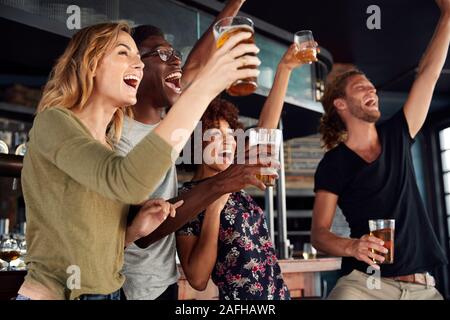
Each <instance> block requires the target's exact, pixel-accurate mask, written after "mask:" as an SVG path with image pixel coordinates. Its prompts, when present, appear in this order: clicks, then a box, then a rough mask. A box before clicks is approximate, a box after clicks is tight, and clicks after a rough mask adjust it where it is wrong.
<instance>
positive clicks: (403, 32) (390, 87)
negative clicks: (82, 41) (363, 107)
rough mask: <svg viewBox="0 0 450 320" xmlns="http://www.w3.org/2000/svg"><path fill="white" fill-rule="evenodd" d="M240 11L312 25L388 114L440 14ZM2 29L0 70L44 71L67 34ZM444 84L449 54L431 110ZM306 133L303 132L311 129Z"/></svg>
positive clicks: (352, 0)
mask: <svg viewBox="0 0 450 320" xmlns="http://www.w3.org/2000/svg"><path fill="white" fill-rule="evenodd" d="M178 1H180V2H185V3H189V4H190V5H196V6H197V7H200V8H202V9H206V10H207V11H209V12H211V13H215V11H214V9H211V8H214V5H217V4H218V3H221V2H224V1H217V0H178ZM370 5H378V6H379V7H380V9H381V30H369V29H368V28H367V26H366V21H367V19H368V17H369V14H368V13H366V11H367V8H368V7H369V6H370ZM208 8H209V9H208ZM242 11H243V12H244V13H246V14H249V15H252V16H254V17H256V18H259V19H260V20H262V21H265V22H267V23H270V24H272V25H274V26H276V27H278V28H281V29H284V30H286V31H289V32H291V33H294V32H295V31H298V30H302V29H311V30H312V31H313V32H314V36H315V39H316V40H317V41H318V42H319V44H320V45H321V46H323V47H324V48H326V49H327V50H328V51H329V52H330V53H331V54H332V56H333V58H334V62H335V63H351V64H355V65H357V66H358V67H359V68H360V69H362V70H363V71H364V72H365V73H366V74H367V75H368V77H369V78H370V79H371V80H372V81H373V82H374V84H375V85H376V86H377V88H378V90H379V92H380V98H381V99H380V100H381V104H380V105H381V109H382V113H383V115H384V116H385V117H388V116H389V115H391V114H392V113H394V112H395V111H397V110H398V109H399V108H401V106H402V105H403V103H404V101H405V99H406V97H407V93H408V91H409V89H410V87H411V84H412V82H413V80H414V76H415V68H416V67H417V65H418V62H419V60H420V57H421V56H422V54H423V52H424V50H425V49H426V46H427V43H428V42H429V40H430V38H431V36H432V34H433V30H434V28H435V26H436V24H437V21H438V19H439V9H438V7H437V6H436V3H435V1H434V0H370V1H369V0H320V1H319V0H318V1H299V0H296V1H292V0H290V1H288V0H277V1H261V0H247V1H246V3H245V4H244V6H243V8H242ZM0 30H2V42H3V44H4V45H3V48H4V50H0V61H1V63H0V74H4V75H5V74H12V73H14V74H16V75H20V74H27V75H33V74H35V75H36V76H42V75H46V74H48V72H49V70H50V67H51V66H52V65H53V64H54V62H55V59H56V57H58V56H59V55H60V54H61V53H62V51H63V50H64V47H65V46H66V44H67V42H68V39H67V38H65V37H62V36H58V35H56V34H52V33H49V32H45V31H42V30H39V29H37V28H32V27H29V26H26V25H24V24H20V23H16V22H13V21H11V20H7V19H3V18H0ZM43 46H45V48H43ZM44 53H45V54H44ZM30 72H31V73H32V74H30ZM449 88H450V59H448V61H447V63H446V67H445V69H444V71H443V73H442V75H441V78H440V80H439V83H438V85H437V88H436V94H435V96H434V99H433V104H432V112H435V111H438V110H441V109H444V108H447V107H448V106H449V105H450V91H449ZM316 117H317V116H316ZM287 118H288V119H292V117H287ZM285 121H287V120H285ZM313 123H314V126H316V123H315V122H314V121H313ZM294 131H295V130H294ZM307 131H308V132H306V131H305V132H302V133H301V135H303V134H307V133H311V132H310V130H307ZM297 134H298V132H296V133H293V135H297Z"/></svg>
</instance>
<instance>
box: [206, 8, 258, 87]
mask: <svg viewBox="0 0 450 320" xmlns="http://www.w3.org/2000/svg"><path fill="white" fill-rule="evenodd" d="M239 32H250V33H252V34H253V36H252V37H250V38H248V39H245V40H244V41H242V42H240V43H239V44H241V43H248V44H254V43H255V36H254V34H255V30H254V26H253V21H252V20H250V19H249V18H246V17H240V16H237V17H229V18H224V19H221V20H219V21H218V22H217V23H216V24H215V25H214V36H215V38H216V41H217V48H218V49H219V48H221V47H222V46H223V45H224V44H225V43H226V42H227V41H228V39H229V38H230V37H232V36H233V35H235V34H237V33H239ZM244 68H252V69H256V66H243V67H241V68H240V69H244ZM257 88H258V84H257V82H256V78H255V77H252V78H246V79H240V80H237V81H236V82H235V83H233V84H232V85H231V86H230V87H229V88H228V89H227V93H228V94H229V95H230V96H247V95H250V94H252V93H253V92H255V91H256V89H257Z"/></svg>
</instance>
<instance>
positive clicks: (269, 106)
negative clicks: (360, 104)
mask: <svg viewBox="0 0 450 320" xmlns="http://www.w3.org/2000/svg"><path fill="white" fill-rule="evenodd" d="M297 51H298V47H297V45H296V44H292V45H291V46H290V47H289V49H288V50H287V51H286V53H285V54H284V56H283V58H282V59H281V61H280V63H279V64H278V68H277V73H276V75H275V80H274V83H273V86H272V89H271V90H270V93H269V96H268V97H267V99H266V102H265V103H264V106H263V108H262V111H261V114H260V116H259V123H258V127H261V128H267V129H275V128H277V127H278V122H279V121H280V116H281V111H282V110H283V105H284V98H285V97H286V92H287V89H288V85H289V79H290V77H291V74H292V71H293V70H294V69H295V68H297V67H299V66H301V63H300V62H299V60H298V59H297V58H296V57H295V55H296V53H297Z"/></svg>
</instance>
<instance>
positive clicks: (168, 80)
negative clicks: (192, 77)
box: [164, 70, 183, 94]
mask: <svg viewBox="0 0 450 320" xmlns="http://www.w3.org/2000/svg"><path fill="white" fill-rule="evenodd" d="M182 76H183V74H182V72H181V70H177V71H175V72H172V73H170V74H169V75H167V76H166V77H165V78H164V82H165V84H166V86H167V87H169V88H170V89H172V90H173V91H174V92H175V93H176V94H181V92H182V91H183V90H182V89H181V77H182Z"/></svg>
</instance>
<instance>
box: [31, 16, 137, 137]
mask: <svg viewBox="0 0 450 320" xmlns="http://www.w3.org/2000/svg"><path fill="white" fill-rule="evenodd" d="M120 31H124V32H126V33H128V34H131V28H130V26H129V25H128V24H127V23H126V22H117V23H102V24H97V25H93V26H90V27H86V28H83V29H81V30H80V31H78V32H77V33H76V34H75V35H74V36H73V37H72V39H71V40H70V42H69V45H68V46H67V48H66V50H65V51H64V53H63V54H62V56H61V57H59V59H58V61H57V62H56V64H55V66H54V67H53V69H52V72H51V73H50V79H49V81H48V82H47V84H46V86H45V88H44V92H43V95H42V99H41V101H40V102H39V105H38V108H37V112H38V113H39V112H42V111H44V110H46V109H49V108H53V107H61V108H67V109H72V108H75V107H77V108H80V109H82V108H84V106H85V105H86V102H87V101H88V99H89V97H90V96H91V94H92V91H93V88H94V74H95V71H96V69H97V66H98V64H99V62H100V60H101V59H102V58H103V56H104V55H105V53H106V51H107V50H108V49H109V48H110V47H111V46H112V45H113V43H114V41H116V39H117V37H118V36H119V33H120ZM125 115H128V116H131V115H132V113H131V107H130V106H127V107H121V108H119V109H117V111H116V112H115V114H114V116H113V119H112V120H111V123H110V125H109V128H108V134H107V135H108V137H107V138H109V139H112V140H114V141H116V142H117V141H118V140H119V139H120V135H121V133H122V124H123V119H124V116H125Z"/></svg>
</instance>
